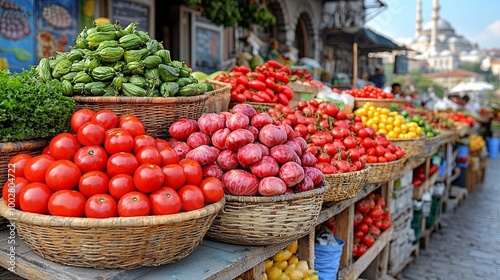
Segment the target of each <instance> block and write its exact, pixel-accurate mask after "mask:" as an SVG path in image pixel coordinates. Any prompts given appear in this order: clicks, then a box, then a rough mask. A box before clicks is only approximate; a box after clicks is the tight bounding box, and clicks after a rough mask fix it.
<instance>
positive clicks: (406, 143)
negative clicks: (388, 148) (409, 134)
mask: <svg viewBox="0 0 500 280" xmlns="http://www.w3.org/2000/svg"><path fill="white" fill-rule="evenodd" d="M389 141H391V142H392V143H393V144H394V145H396V146H399V147H401V148H403V150H404V151H405V158H414V157H418V156H420V155H421V154H422V153H423V151H424V143H425V137H420V138H412V139H389Z"/></svg>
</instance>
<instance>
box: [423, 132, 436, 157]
mask: <svg viewBox="0 0 500 280" xmlns="http://www.w3.org/2000/svg"><path fill="white" fill-rule="evenodd" d="M439 146H441V136H440V135H437V136H434V137H431V138H425V139H424V149H423V151H422V153H421V154H419V155H418V157H424V158H425V157H431V156H432V155H434V153H435V152H436V150H437V149H438V148H439Z"/></svg>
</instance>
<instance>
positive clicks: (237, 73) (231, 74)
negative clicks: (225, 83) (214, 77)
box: [229, 71, 243, 77]
mask: <svg viewBox="0 0 500 280" xmlns="http://www.w3.org/2000/svg"><path fill="white" fill-rule="evenodd" d="M241 75H243V73H241V72H235V71H231V72H229V77H239V76H241Z"/></svg>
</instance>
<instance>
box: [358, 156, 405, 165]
mask: <svg viewBox="0 0 500 280" xmlns="http://www.w3.org/2000/svg"><path fill="white" fill-rule="evenodd" d="M404 160H405V158H404V157H402V158H400V159H397V160H393V161H390V162H382V163H380V162H376V163H366V165H370V166H384V165H392V164H396V163H400V162H403V161H404Z"/></svg>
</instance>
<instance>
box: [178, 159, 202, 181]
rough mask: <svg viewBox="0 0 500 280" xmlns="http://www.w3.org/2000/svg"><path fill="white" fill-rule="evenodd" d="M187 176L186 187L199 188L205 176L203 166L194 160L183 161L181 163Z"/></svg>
mask: <svg viewBox="0 0 500 280" xmlns="http://www.w3.org/2000/svg"><path fill="white" fill-rule="evenodd" d="M179 165H180V166H182V169H183V170H184V173H185V174H186V185H195V186H199V185H200V183H201V179H202V176H203V171H202V169H201V165H200V164H199V163H198V162H197V161H194V160H190V159H183V160H181V161H180V162H179Z"/></svg>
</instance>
